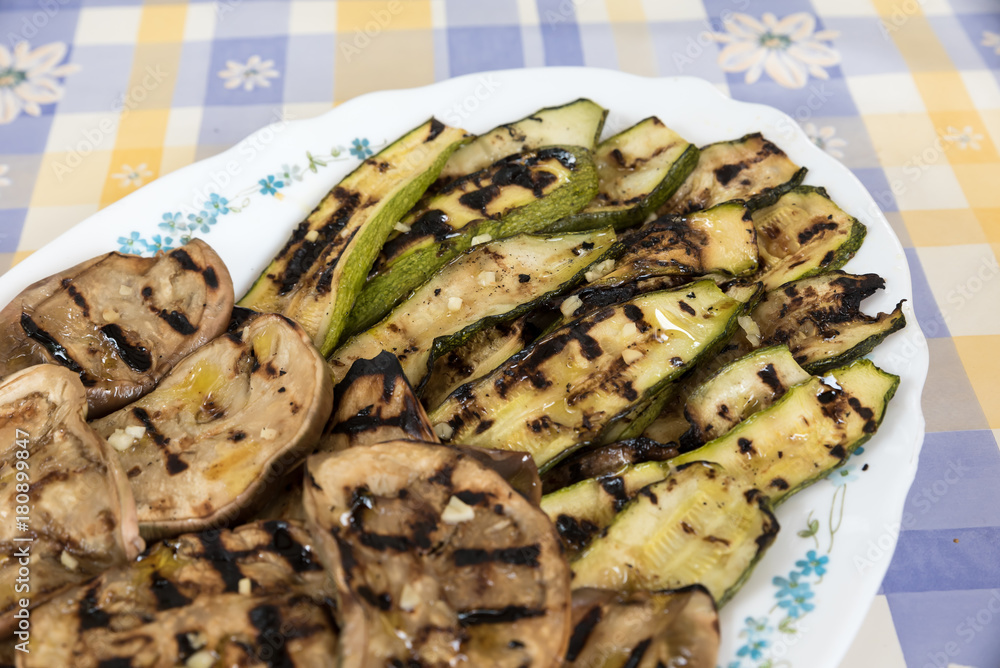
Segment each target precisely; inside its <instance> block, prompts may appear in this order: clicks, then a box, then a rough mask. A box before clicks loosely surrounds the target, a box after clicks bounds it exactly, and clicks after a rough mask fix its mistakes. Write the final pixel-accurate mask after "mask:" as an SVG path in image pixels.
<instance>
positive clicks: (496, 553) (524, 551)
mask: <svg viewBox="0 0 1000 668" xmlns="http://www.w3.org/2000/svg"><path fill="white" fill-rule="evenodd" d="M541 553H542V549H541V547H540V546H539V545H538V544H537V543H536V544H533V545H522V546H520V547H506V548H497V549H495V550H484V549H481V548H462V549H458V550H455V554H454V558H455V566H458V567H462V566H478V565H480V564H485V563H489V562H494V561H495V562H499V563H502V564H510V565H512V566H531V567H532V568H537V567H538V557H539V556H540V555H541Z"/></svg>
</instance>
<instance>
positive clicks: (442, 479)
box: [428, 464, 455, 487]
mask: <svg viewBox="0 0 1000 668" xmlns="http://www.w3.org/2000/svg"><path fill="white" fill-rule="evenodd" d="M454 472H455V467H454V466H453V465H452V464H445V465H444V466H442V467H441V468H440V469H439V470H438V471H437V472H436V473H435V474H434V475H432V476H431V477H430V478H428V482H430V483H431V484H432V485H442V486H443V487H451V486H452V485H451V474H452V473H454Z"/></svg>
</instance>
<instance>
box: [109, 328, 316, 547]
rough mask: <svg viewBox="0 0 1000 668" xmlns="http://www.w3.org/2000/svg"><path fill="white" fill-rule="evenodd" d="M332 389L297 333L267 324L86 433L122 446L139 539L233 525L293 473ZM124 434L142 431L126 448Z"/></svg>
mask: <svg viewBox="0 0 1000 668" xmlns="http://www.w3.org/2000/svg"><path fill="white" fill-rule="evenodd" d="M332 385H333V383H332V381H331V379H330V374H329V371H328V369H327V365H326V362H325V360H323V358H322V357H320V355H319V353H318V352H317V351H316V349H315V348H314V347H313V345H312V343H311V342H310V339H309V336H308V335H307V334H306V333H305V332H304V331H303V330H302V328H301V327H299V326H298V325H296V324H295V323H293V322H292V321H291V320H289V319H287V318H285V317H284V316H280V315H275V314H266V315H261V316H258V317H257V318H255V319H253V320H251V321H250V323H249V324H248V325H247V326H246V327H245V328H244V329H243V331H242V332H241V333H239V334H235V333H230V334H226V335H224V336H221V337H219V338H218V339H216V340H215V341H213V342H212V343H210V344H208V345H207V346H204V347H203V348H202V349H201V350H199V351H198V352H197V353H196V354H194V355H191V356H189V357H187V358H186V359H185V360H184V361H182V362H181V363H180V364H178V365H177V366H176V367H175V368H174V370H173V371H172V372H171V373H170V374H169V375H168V376H167V377H166V378H164V379H163V381H162V382H161V383H160V385H159V387H157V388H156V390H155V391H153V392H151V393H150V394H148V395H146V396H145V397H143V398H142V399H140V400H139V401H137V402H136V403H135V404H133V405H132V406H129V407H127V408H125V409H122V410H120V411H118V412H116V413H112V414H111V415H108V416H107V417H104V418H102V419H100V420H98V421H96V422H95V423H94V428H95V429H96V430H97V431H98V432H99V433H100V434H102V435H103V436H105V437H106V438H109V439H111V440H112V441H115V440H118V441H120V442H121V443H120V447H121V448H122V450H121V452H120V453H119V458H120V460H121V462H122V465H123V466H124V468H125V470H126V471H127V472H128V475H129V479H130V481H131V483H132V489H133V491H134V493H135V496H136V505H137V508H138V512H139V524H140V528H141V530H142V532H143V535H146V536H162V535H168V534H176V533H180V532H182V531H191V530H198V529H201V528H203V527H206V526H210V525H212V523H214V522H217V521H219V520H220V519H223V518H230V519H231V518H233V517H234V516H237V515H238V514H239V512H240V511H241V510H242V509H244V508H246V507H248V506H250V505H252V503H253V502H254V501H259V500H260V499H258V498H256V497H257V495H258V492H259V491H261V490H262V489H263V488H265V487H266V485H267V483H268V482H277V481H279V480H280V479H281V477H282V476H283V475H285V474H287V473H289V472H290V471H291V470H292V469H294V468H295V466H296V465H298V464H299V463H300V462H301V461H302V459H304V457H305V455H306V454H307V453H308V451H309V450H311V449H312V448H313V447H314V446H315V445H316V442H317V440H318V439H319V436H320V433H321V431H322V428H323V425H324V424H325V423H326V420H327V418H328V417H329V415H330V410H331V405H332V402H333V396H332V395H333V387H332ZM132 429H135V430H138V431H142V430H144V431H142V436H141V437H139V438H137V439H136V440H135V441H134V442H132V439H131V436H130V435H129V433H128V431H129V430H132ZM123 434H124V436H123Z"/></svg>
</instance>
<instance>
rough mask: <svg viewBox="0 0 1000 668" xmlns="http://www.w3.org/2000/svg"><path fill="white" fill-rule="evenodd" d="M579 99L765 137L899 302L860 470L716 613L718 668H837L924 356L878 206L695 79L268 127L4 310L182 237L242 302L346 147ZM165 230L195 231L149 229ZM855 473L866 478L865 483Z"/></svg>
mask: <svg viewBox="0 0 1000 668" xmlns="http://www.w3.org/2000/svg"><path fill="white" fill-rule="evenodd" d="M579 97H588V98H591V99H593V100H594V101H596V102H598V103H599V104H602V105H604V106H605V107H607V108H608V109H609V110H610V114H609V117H608V122H607V126H606V128H605V136H607V135H608V134H610V133H613V132H617V131H618V130H621V129H623V128H625V127H627V126H629V125H631V124H633V123H635V122H636V121H639V120H641V119H643V118H645V117H647V116H650V115H653V114H655V115H657V116H659V117H660V119H661V120H663V121H664V122H665V123H666V124H667V125H668V126H669V127H671V128H673V129H674V130H676V131H677V132H679V133H680V134H682V135H683V136H684V137H686V138H687V139H688V140H689V141H692V142H694V143H696V144H698V145H703V144H706V143H710V142H714V141H720V140H726V139H732V138H736V137H740V136H741V135H743V134H746V133H749V132H755V131H761V132H763V133H764V135H765V136H766V137H767V138H769V139H771V140H772V141H774V142H775V143H777V144H778V145H779V146H780V147H781V148H782V149H784V150H785V151H786V152H787V153H788V155H789V156H790V157H791V158H792V159H793V160H794V161H795V162H797V163H799V164H800V165H805V166H807V167H808V168H809V175H808V177H807V178H806V183H809V184H813V185H821V186H825V187H826V188H827V190H828V191H829V193H830V195H831V197H833V199H834V200H835V201H836V202H837V203H838V204H839V205H840V206H841V207H842V208H843V209H845V210H846V211H847V212H849V213H851V214H853V215H854V216H856V217H858V218H859V219H860V220H861V221H862V222H863V223H865V225H867V226H868V238H867V240H866V242H865V244H864V246H863V247H862V249H861V251H860V252H859V253H858V254H857V256H856V257H855V258H854V259H853V260H851V262H850V263H849V264H848V265H847V269H848V270H849V271H852V272H855V273H865V272H877V273H878V274H880V275H881V276H883V277H884V278H885V279H886V284H887V287H886V289H885V290H884V291H883V292H882V293H880V294H879V295H876V296H874V297H872V298H871V299H870V300H869V301H868V302H867V303H866V310H868V311H869V312H872V311H873V310H874V309H876V308H877V309H879V310H883V311H888V310H890V309H891V308H892V306H893V305H895V304H896V302H898V301H899V300H900V299H906V300H908V301H907V304H906V306H905V311H906V317H907V321H908V325H907V327H906V329H905V330H904V331H903V332H901V333H898V334H895V335H893V336H892V337H890V338H889V339H888V340H887V341H886V342H885V343H884V344H883V345H881V346H880V347H879V348H877V349H876V350H875V352H874V354H873V355H872V358H873V359H874V361H875V362H876V363H877V364H878V365H879V366H881V367H882V368H884V369H886V370H888V371H891V372H893V373H895V374H898V375H899V376H901V377H902V382H901V384H900V388H899V391H898V392H897V394H896V398H895V399H894V400H893V402H892V405H891V406H890V408H889V411H888V415H887V417H886V420H885V422H884V423H883V425H882V427H881V429H880V430H879V432H878V434H877V435H876V436H875V437H874V438H873V439H872V440H871V441H870V442H869V443H868V444H867V445H865V447H864V453H863V454H862V455H860V456H855V457H854V458H852V459H851V461H850V462H848V464H847V466H846V467H845V468H843V469H841V470H839V471H837V472H835V473H834V478H835V479H836V481H837V484H833V483H831V482H830V481H820V482H819V483H817V484H816V485H814V486H813V487H811V488H809V489H807V490H805V491H804V492H802V493H801V494H799V495H797V496H796V497H794V498H793V499H792V500H791V501H789V502H788V503H786V504H785V505H783V506H782V507H781V508H780V509H779V510H778V512H777V516H778V520H779V522H780V523H781V526H782V527H783V528H782V531H781V533H780V534H779V536H778V539H777V541H776V542H775V544H774V545H773V546H772V547H771V549H770V551H769V552H768V553H767V555H766V556H765V558H764V559H763V560H762V561H761V563H760V564H759V565H758V566H757V569H756V571H755V572H754V574H753V576H752V577H751V579H750V581H749V582H748V583H747V585H746V586H745V587H744V588H743V589H742V591H740V592H739V594H738V595H737V596H736V597H735V598H734V599H733V601H732V602H731V603H729V605H727V606H726V607H725V609H724V610H723V611H722V635H723V644H722V650H721V654H720V658H719V663H720V665H721V666H722V667H723V668H746V667H749V666H754V667H763V666H775V667H776V666H786V667H796V668H822V667H824V666H836V665H837V664H838V662H839V660H840V658H841V657H843V655H844V653H845V652H846V651H847V648H848V646H849V645H850V643H851V640H852V639H853V637H854V635H855V633H856V632H857V630H858V628H859V627H860V625H861V622H862V621H863V619H864V616H865V613H866V612H867V610H868V607H869V605H870V604H871V601H872V598H873V597H874V595H875V593H876V591H877V589H878V586H879V583H880V582H881V580H882V577H883V576H884V574H885V571H886V569H887V568H888V566H889V561H890V559H891V557H892V552H893V549H894V547H895V543H896V537H897V535H898V530H899V525H900V518H901V515H902V509H903V502H904V501H905V499H906V493H907V490H908V489H909V487H910V483H911V482H912V480H913V477H914V474H915V472H916V467H917V455H918V453H919V451H920V445H921V443H922V441H923V435H924V419H923V415H922V414H921V411H920V394H921V389H922V387H923V383H924V378H925V376H926V373H927V363H928V357H927V345H926V341H925V340H924V338H923V336H922V335H921V333H920V329H919V327H918V326H917V323H916V319H915V318H914V316H913V311H912V308H911V306H910V304H911V303H912V291H911V287H910V274H909V270H908V268H907V264H906V259H905V257H904V255H903V249H902V247H901V245H900V243H899V240H898V239H896V237H895V235H894V234H893V232H892V230H891V228H890V227H889V224H888V222H887V221H886V219H885V217H884V216H883V215H882V213H881V211H880V210H879V208H878V206H877V205H876V204H875V201H874V200H873V199H872V197H871V196H870V195H869V194H868V192H867V191H866V190H865V188H864V186H862V185H861V183H860V182H859V181H858V180H857V179H856V178H855V177H854V176H853V175H852V174H851V172H850V171H848V170H847V168H846V167H844V166H843V165H841V164H840V163H838V162H837V161H836V160H834V159H833V158H831V157H830V156H828V155H827V154H826V153H824V152H823V151H821V150H820V149H819V148H817V147H816V146H815V145H814V144H813V143H812V142H811V141H810V140H809V139H808V138H807V137H806V135H805V134H804V133H803V132H802V130H800V129H799V126H798V124H797V123H796V122H795V121H793V120H792V119H791V118H789V117H788V116H786V115H785V114H783V113H781V112H779V111H777V110H776V109H773V108H770V107H766V106H762V105H757V104H746V103H742V102H736V101H733V100H730V99H728V98H726V97H725V96H723V95H722V94H720V93H719V92H718V91H717V90H716V89H715V88H714V87H712V86H711V85H710V84H708V83H706V82H704V81H701V80H698V79H692V78H685V77H678V78H668V79H646V78H642V77H636V76H632V75H627V74H621V73H619V72H613V71H606V70H594V69H584V68H549V69H539V70H512V71H504V72H492V73H485V74H481V75H470V76H465V77H459V78H457V79H451V80H449V81H444V82H441V83H438V84H434V85H432V86H427V87H424V88H416V89H412V90H400V91H388V92H379V93H372V94H370V95H364V96H362V97H359V98H357V99H354V100H351V101H350V102H347V103H345V104H343V105H341V106H339V107H337V108H336V109H334V110H333V111H330V112H329V113H327V114H324V115H323V116H320V117H318V118H313V119H309V120H301V121H293V122H279V123H276V124H274V125H271V126H269V127H267V128H264V129H262V130H260V131H258V132H256V133H254V134H253V135H251V136H250V137H248V138H247V139H246V140H244V141H242V142H241V143H240V144H239V145H237V146H235V147H233V148H232V149H230V150H229V151H226V152H225V153H222V154H220V155H217V156H215V157H213V158H209V159H207V160H203V161H201V162H199V163H197V164H194V165H190V166H188V167H185V168H184V169H181V170H178V171H176V172H173V173H172V174H169V175H167V176H164V177H162V178H160V179H158V180H156V181H154V182H153V183H151V184H149V185H147V186H146V187H144V188H142V189H141V190H139V191H138V192H136V193H134V194H132V195H130V196H128V197H126V198H125V199H123V200H121V201H119V202H116V203H115V204H113V205H111V206H109V207H108V208H106V209H104V210H103V211H100V212H98V213H96V214H95V215H93V216H91V217H90V218H88V219H87V220H85V221H84V222H82V223H80V224H79V225H77V226H76V227H74V228H73V229H71V230H69V231H68V232H66V233H65V234H63V235H62V236H60V237H59V238H57V239H55V240H54V241H52V242H51V243H49V244H48V245H46V246H45V247H44V248H43V249H41V250H40V251H38V252H37V253H35V254H33V255H31V256H30V257H28V258H27V259H26V260H24V261H23V262H22V263H20V264H18V265H17V266H16V267H14V268H13V269H12V270H11V271H9V272H8V273H7V274H6V275H4V276H3V277H2V278H0V304H5V303H7V302H8V301H9V300H10V299H12V298H13V297H14V296H15V295H16V294H17V293H18V292H19V291H20V290H21V289H22V288H24V287H25V286H26V285H28V284H29V283H31V282H32V281H34V280H37V279H39V278H42V277H44V276H47V275H49V274H51V273H53V272H55V271H56V270H59V269H63V268H65V267H69V266H71V265H73V264H75V263H76V262H79V261H81V260H84V259H86V258H88V257H91V256H94V255H97V254H100V253H106V252H108V251H110V250H115V249H119V248H120V247H121V246H122V244H123V243H125V242H126V241H127V240H129V239H132V238H133V237H134V239H136V241H133V243H132V246H133V250H145V245H144V244H143V243H142V242H143V240H144V241H146V242H150V243H152V244H153V248H155V247H156V245H155V244H156V242H155V240H154V235H160V241H161V242H163V241H164V240H165V237H167V236H169V237H171V238H172V240H173V243H174V244H175V245H176V244H177V243H178V241H179V240H180V238H181V237H182V236H183V235H184V234H192V233H193V234H194V236H198V237H203V238H204V239H205V240H206V241H208V242H209V243H211V244H212V246H213V247H214V248H215V249H216V250H217V251H218V252H219V253H220V255H221V256H222V258H223V259H224V260H225V261H226V263H227V265H228V266H229V270H230V273H231V274H232V276H233V280H234V282H235V284H236V292H237V294H238V295H239V294H242V293H243V292H244V291H245V290H246V289H247V288H248V287H249V286H250V283H251V281H252V280H253V279H254V278H255V277H256V276H257V275H258V274H259V273H260V271H261V270H262V269H263V267H264V266H265V265H266V264H267V262H268V260H270V258H271V257H272V255H273V254H274V252H275V251H276V249H277V248H279V247H280V246H281V245H282V244H283V242H284V241H285V239H286V237H287V236H288V234H289V231H290V230H291V228H292V226H293V225H295V224H296V223H298V222H299V221H300V220H301V219H302V218H303V217H304V216H305V215H306V214H307V213H308V212H309V211H310V210H311V209H312V207H313V206H314V205H315V204H316V202H317V201H318V200H319V199H320V198H321V197H322V196H323V195H324V194H325V193H326V192H327V190H328V189H329V188H330V187H331V186H332V185H333V184H335V183H336V182H337V181H338V180H339V179H340V177H342V176H344V175H345V174H347V173H348V172H349V171H350V170H351V169H353V168H354V167H355V165H356V164H357V163H358V159H357V158H356V157H355V156H354V155H352V153H351V151H350V149H351V148H352V146H354V142H355V140H356V139H358V140H362V141H364V140H367V142H368V143H369V146H370V148H372V149H375V150H376V151H377V150H378V148H379V147H380V146H383V145H385V143H386V142H387V141H392V140H393V139H395V138H396V137H398V136H400V135H402V134H403V133H404V132H406V131H407V130H409V129H411V128H413V127H415V126H416V125H418V124H419V123H421V122H423V121H424V120H426V119H427V118H428V117H429V116H431V115H435V116H437V117H438V118H439V119H441V120H443V121H444V122H446V123H448V124H450V125H459V126H461V127H464V128H466V129H467V130H469V131H472V132H482V131H485V130H488V129H490V128H492V127H494V126H496V125H498V124H500V123H503V122H507V121H511V120H514V119H517V118H521V117H523V116H525V115H527V114H529V113H531V112H532V111H534V110H536V109H538V108H539V107H543V106H553V105H559V104H563V103H565V102H569V101H571V100H574V99H576V98H579ZM307 152H308V153H309V154H311V155H312V156H313V157H314V158H318V159H319V160H320V161H322V162H323V163H325V164H314V167H315V169H316V171H315V172H313V171H312V170H310V169H309V168H308V165H309V157H308V156H307ZM285 165H287V166H288V168H291V169H292V171H293V172H294V171H295V168H296V167H298V168H299V174H298V176H299V177H300V179H301V180H300V179H299V178H294V176H293V178H291V179H288V178H287V177H285V176H284V175H283V173H284V171H285V169H286V167H284V166H285ZM268 177H273V178H271V179H269V178H268ZM278 182H281V187H277V186H278ZM266 183H271V184H272V185H273V187H274V192H273V193H272V192H270V191H269V190H267V189H266V188H264V187H263V184H266ZM213 193H214V194H215V195H216V196H221V197H223V198H226V199H227V200H228V205H227V206H226V207H223V208H228V212H223V211H222V209H213V208H212V206H211V205H210V204H209V203H210V202H211V201H212V200H213V198H212V194H213ZM201 212H207V213H209V215H208V216H207V217H206V216H205V215H203V214H202V213H201ZM165 217H166V218H165ZM168 218H170V219H174V220H180V221H182V222H183V223H185V224H187V225H188V227H189V228H191V227H193V228H195V229H194V231H193V232H192V231H191V229H188V230H175V231H173V232H171V231H167V230H164V229H161V228H160V225H161V224H169V223H167V222H166V221H167V219H168ZM199 218H200V220H199ZM213 221H214V222H213ZM120 238H121V239H122V240H125V241H121V240H120ZM149 252H150V251H148V250H146V252H145V254H148V253H149ZM865 464H867V465H868V470H866V471H861V468H862V466H864V465H865ZM810 521H813V522H814V523H813V524H812V529H813V530H811V531H810ZM809 534H812V535H809ZM834 538H835V540H834ZM810 550H813V551H814V555H815V557H816V560H817V562H822V563H820V564H819V565H820V570H822V571H824V574H823V575H822V576H820V574H819V573H817V571H816V569H815V567H814V566H809V565H808V564H806V562H807V561H809V556H808V553H809V551H810ZM824 559H825V561H823V560H824ZM797 562H800V563H798V564H797ZM792 573H799V575H798V576H793V575H791V574H792ZM780 578H784V579H785V580H786V581H788V582H792V583H793V584H795V585H797V586H796V587H794V588H793V589H794V591H796V592H798V593H799V595H800V597H801V600H802V601H803V602H804V603H805V604H806V605H805V606H802V605H792V606H791V607H788V605H789V604H788V603H787V601H789V600H790V599H791V596H790V595H789V594H790V591H791V590H790V589H789V588H788V587H787V586H782V582H781V580H780ZM783 592H784V595H782V594H783ZM782 602H785V603H784V605H781V603H782ZM792 608H795V609H792ZM810 608H811V609H810ZM796 613H798V616H796ZM768 661H770V663H768Z"/></svg>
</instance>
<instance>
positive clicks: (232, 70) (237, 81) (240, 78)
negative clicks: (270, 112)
mask: <svg viewBox="0 0 1000 668" xmlns="http://www.w3.org/2000/svg"><path fill="white" fill-rule="evenodd" d="M219 76H220V77H221V78H223V79H225V81H226V83H225V87H226V88H239V87H241V86H242V87H243V90H245V91H251V90H253V89H254V88H256V87H258V86H260V87H261V88H270V86H271V82H270V81H269V79H276V78H277V77H279V76H281V75H280V74H279V73H278V70H276V69H274V61H273V60H261V57H260V56H250V59H249V60H247V62H246V63H241V62H239V61H236V60H227V61H226V69H224V70H220V71H219Z"/></svg>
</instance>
